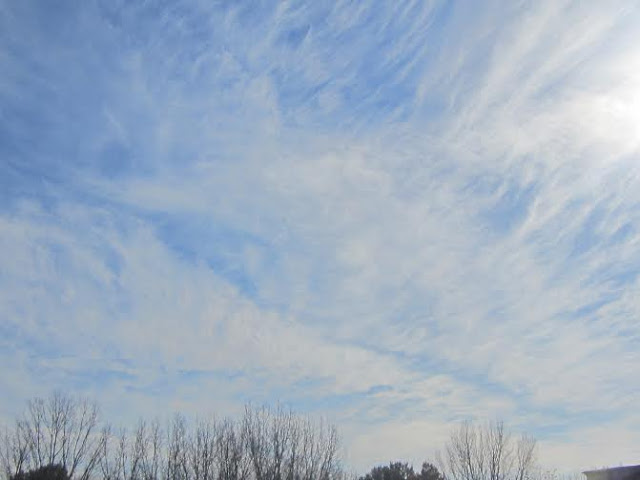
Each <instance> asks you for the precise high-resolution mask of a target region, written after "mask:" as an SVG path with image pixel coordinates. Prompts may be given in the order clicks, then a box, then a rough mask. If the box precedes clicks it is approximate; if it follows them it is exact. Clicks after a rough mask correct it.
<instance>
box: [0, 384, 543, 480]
mask: <svg viewBox="0 0 640 480" xmlns="http://www.w3.org/2000/svg"><path fill="white" fill-rule="evenodd" d="M0 441H1V445H0V468H1V469H2V477H3V478H4V480H535V479H534V475H535V472H536V459H535V448H536V443H535V440H534V439H533V438H531V437H528V436H524V435H523V436H520V437H514V436H512V435H511V434H510V433H509V432H508V431H507V430H506V429H505V427H504V424H503V423H502V422H492V423H487V424H484V425H481V426H480V425H474V424H472V423H463V424H462V425H460V426H459V428H457V429H456V430H454V431H453V432H452V434H451V436H450V438H449V441H448V442H447V443H446V445H445V446H444V448H443V450H442V451H441V452H440V453H439V454H438V455H437V464H438V467H436V466H435V465H433V464H432V463H429V462H424V463H423V465H422V469H421V470H420V471H419V472H418V471H414V469H413V466H411V465H409V464H408V463H406V462H391V463H389V465H385V466H376V467H374V468H372V469H371V471H370V472H368V473H366V474H365V475H363V476H360V477H357V476H356V475H354V474H350V473H347V471H346V469H345V466H344V465H343V462H342V459H341V456H340V451H341V447H340V441H339V437H338V433H337V429H336V427H335V426H334V425H331V424H328V423H326V422H323V421H313V420H311V419H309V418H303V417H300V416H297V415H294V414H293V413H292V412H291V411H286V410H284V409H280V408H278V409H268V408H255V407H252V406H247V407H245V410H244V413H243V415H241V416H240V417H239V418H237V419H231V418H223V419H217V420H216V419H206V420H197V421H195V422H188V421H187V420H186V419H185V417H184V416H182V415H175V416H174V417H173V418H172V419H170V420H169V421H168V422H166V423H164V424H162V423H161V422H160V421H158V420H153V421H147V420H140V421H139V422H138V423H137V424H136V425H135V427H134V428H133V429H131V430H127V429H115V428H114V427H112V426H110V425H108V424H105V423H103V422H102V421H101V419H100V416H99V410H98V408H97V405H96V404H95V403H94V402H91V401H89V400H86V399H76V398H72V397H70V396H67V395H63V394H54V395H52V396H51V397H49V398H47V399H42V398H36V399H34V400H31V401H30V402H28V404H27V408H26V410H25V412H24V414H23V415H22V416H21V417H20V418H18V419H17V420H16V421H15V423H14V425H12V426H10V427H5V428H4V431H3V432H2V437H1V438H0Z"/></svg>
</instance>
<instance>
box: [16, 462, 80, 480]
mask: <svg viewBox="0 0 640 480" xmlns="http://www.w3.org/2000/svg"><path fill="white" fill-rule="evenodd" d="M10 478H11V480H69V474H68V473H67V469H66V468H64V467H63V466H62V465H45V466H44V467H40V468H36V469H34V470H29V471H28V472H20V473H16V474H15V475H13V476H11V477H10Z"/></svg>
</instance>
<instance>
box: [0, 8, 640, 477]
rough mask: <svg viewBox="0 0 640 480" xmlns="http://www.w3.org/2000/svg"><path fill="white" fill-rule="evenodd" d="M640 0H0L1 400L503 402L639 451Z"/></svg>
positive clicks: (348, 441) (567, 451)
mask: <svg viewBox="0 0 640 480" xmlns="http://www.w3.org/2000/svg"><path fill="white" fill-rule="evenodd" d="M638 29H640V8H638V6H637V5H634V2H622V1H621V2H616V1H609V2H598V1H593V2H588V1H586V2H570V1H563V0H560V1H559V0H553V1H544V0H543V1H536V2H528V1H517V2H490V1H487V2H483V3H482V4H481V5H480V4H479V3H477V2H438V1H433V2H426V1H416V2H366V1H363V2H347V1H337V2H267V1H265V2H204V1H202V2H200V1H190V2H181V1H172V2H129V1H122V2H118V1H108V2H107V1H99V0H90V1H83V2H55V5H54V3H53V2H36V1H20V2H14V1H0V71H1V72H2V75H1V76H0V391H2V392H3V394H2V397H3V402H2V404H1V405H0V418H3V419H10V418H12V417H13V416H14V415H15V414H16V413H17V412H19V411H20V410H21V408H22V406H23V405H24V402H25V401H26V400H27V399H28V398H30V397H32V396H34V395H47V394H48V393H50V392H51V391H52V390H54V389H56V388H58V389H68V390H71V391H73V392H77V393H80V394H83V395H87V396H90V397H92V398H96V399H98V400H99V402H100V403H101V405H102V408H103V410H104V412H105V415H106V416H107V417H109V418H111V419H113V418H119V419H121V420H122V421H123V422H125V423H126V422H127V421H130V420H131V421H133V420H135V419H136V418H137V417H138V416H139V415H155V414H163V413H167V412H171V411H174V410H181V411H183V412H185V413H187V414H193V415H196V414H206V413H211V412H216V413H218V414H234V413H236V412H238V411H239V409H240V408H241V406H242V404H243V403H244V402H248V401H251V402H254V403H275V402H281V403H284V404H287V405H291V406H292V407H293V408H295V409H296V410H298V411H300V412H303V413H307V412H309V413H312V414H314V415H319V416H320V415H321V416H326V417H328V418H329V419H331V420H332V421H334V422H335V423H337V424H338V425H339V427H340V430H341V432H342V436H343V443H344V445H345V450H346V457H347V460H348V462H349V463H350V464H351V465H352V466H353V467H354V468H356V469H357V470H359V471H363V470H364V469H366V468H368V467H370V466H371V465H373V464H375V463H380V462H386V461H388V460H391V459H406V460H409V461H413V462H416V463H417V462H420V461H422V459H424V458H433V454H434V452H435V450H436V449H437V448H439V447H441V446H442V444H443V442H444V440H445V439H446V436H447V434H448V432H449V430H450V428H452V427H453V426H455V424H456V422H459V421H461V420H463V419H469V418H473V419H477V420H485V419H492V418H496V417H499V418H503V419H504V420H505V422H506V423H507V424H509V425H510V426H511V427H512V428H513V429H514V430H518V431H527V432H530V433H531V434H533V435H535V436H536V437H537V438H538V440H539V442H540V443H539V446H540V453H539V458H540V461H541V463H543V464H545V465H547V466H549V467H553V468H559V469H561V470H579V469H586V468H591V467H598V466H603V465H618V464H620V463H634V462H636V463H637V462H638V461H639V459H640V457H638V455H639V452H638V450H637V446H638V445H639V444H640V414H639V413H638V408H637V405H638V404H639V403H640V349H639V348H638V345H640V321H639V318H640V317H639V314H640V303H639V300H638V298H640V295H638V294H639V293H640V292H639V290H640V279H639V278H638V272H640V248H638V247H639V245H640V232H639V230H638V228H639V225H640V223H639V221H640V47H639V46H638V42H637V32H638Z"/></svg>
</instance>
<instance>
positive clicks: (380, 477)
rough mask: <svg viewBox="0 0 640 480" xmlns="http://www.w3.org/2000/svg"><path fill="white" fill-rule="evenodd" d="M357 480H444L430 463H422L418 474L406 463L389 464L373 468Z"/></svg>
mask: <svg viewBox="0 0 640 480" xmlns="http://www.w3.org/2000/svg"><path fill="white" fill-rule="evenodd" d="M359 480H444V477H443V476H442V474H441V473H440V471H439V470H438V469H437V468H436V467H435V466H434V465H432V464H431V463H428V462H424V463H423V464H422V470H421V471H420V473H416V472H415V471H414V469H413V466H412V465H409V464H408V463H406V462H390V463H389V465H385V466H380V467H373V468H372V469H371V471H370V472H369V473H367V474H366V475H364V476H363V477H360V479H359Z"/></svg>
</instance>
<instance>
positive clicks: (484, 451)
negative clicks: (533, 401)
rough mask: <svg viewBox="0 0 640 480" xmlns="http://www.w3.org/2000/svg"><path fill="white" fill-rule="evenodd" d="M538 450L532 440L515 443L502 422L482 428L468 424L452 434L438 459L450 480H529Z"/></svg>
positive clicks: (523, 438)
mask: <svg viewBox="0 0 640 480" xmlns="http://www.w3.org/2000/svg"><path fill="white" fill-rule="evenodd" d="M535 450H536V442H535V440H534V439H533V438H532V437H529V436H526V435H522V436H520V437H519V438H518V439H517V440H514V438H513V436H512V435H511V434H510V433H509V432H507V431H506V430H505V427H504V423H503V422H501V421H497V422H489V423H487V424H486V425H483V426H480V425H474V424H473V423H471V422H465V423H463V424H461V425H460V426H459V428H458V429H456V430H455V431H454V432H453V433H452V434H451V436H450V438H449V442H448V443H447V444H446V446H445V449H444V453H439V454H438V459H439V463H440V467H441V470H442V472H443V474H444V475H445V478H447V479H449V480H530V479H531V476H532V473H533V471H534V467H535Z"/></svg>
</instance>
